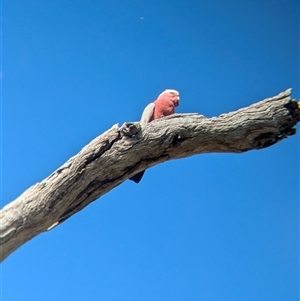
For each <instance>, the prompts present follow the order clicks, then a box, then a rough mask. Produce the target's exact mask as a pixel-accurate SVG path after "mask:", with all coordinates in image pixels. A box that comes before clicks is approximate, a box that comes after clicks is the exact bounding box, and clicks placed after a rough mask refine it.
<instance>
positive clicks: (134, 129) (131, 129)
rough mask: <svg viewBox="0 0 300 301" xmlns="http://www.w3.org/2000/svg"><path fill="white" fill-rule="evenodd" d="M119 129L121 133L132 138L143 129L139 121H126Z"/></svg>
mask: <svg viewBox="0 0 300 301" xmlns="http://www.w3.org/2000/svg"><path fill="white" fill-rule="evenodd" d="M119 130H120V133H121V134H123V135H124V136H127V137H130V138H131V137H133V136H135V135H136V134H137V133H138V132H139V131H140V130H141V126H140V123H139V122H125V123H124V124H123V125H122V126H121V127H120V129H119Z"/></svg>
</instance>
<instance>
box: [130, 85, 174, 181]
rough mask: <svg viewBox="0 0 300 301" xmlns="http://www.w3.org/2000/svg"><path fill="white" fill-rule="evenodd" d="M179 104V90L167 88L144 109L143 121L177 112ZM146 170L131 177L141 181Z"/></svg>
mask: <svg viewBox="0 0 300 301" xmlns="http://www.w3.org/2000/svg"><path fill="white" fill-rule="evenodd" d="M178 106H179V92H178V91H176V90H172V89H167V90H165V91H164V92H162V93H161V94H160V95H159V96H158V98H157V99H156V100H155V101H154V102H151V103H150V104H149V105H148V106H147V107H146V108H145V110H144V112H143V114H142V117H141V120H140V122H141V123H148V122H151V121H153V120H155V119H159V118H162V117H164V116H168V115H171V114H174V113H175V108H176V107H178ZM144 172H145V171H144V170H143V171H141V172H139V173H137V174H136V175H134V176H133V177H131V178H129V179H130V180H132V181H134V182H135V183H139V182H140V180H141V179H142V177H143V175H144Z"/></svg>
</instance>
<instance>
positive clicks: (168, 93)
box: [158, 89, 180, 107]
mask: <svg viewBox="0 0 300 301" xmlns="http://www.w3.org/2000/svg"><path fill="white" fill-rule="evenodd" d="M158 98H159V99H160V98H167V99H168V100H172V102H173V103H174V106H175V107H178V106H179V99H180V97H179V92H178V91H176V90H172V89H167V90H165V91H164V92H162V93H161V94H160V95H159V96H158Z"/></svg>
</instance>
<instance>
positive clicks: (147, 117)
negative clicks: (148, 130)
mask: <svg viewBox="0 0 300 301" xmlns="http://www.w3.org/2000/svg"><path fill="white" fill-rule="evenodd" d="M154 108H155V104H154V103H153V102H151V103H149V104H148V106H147V107H146V108H145V109H144V111H143V114H142V117H141V120H140V122H141V123H148V122H150V121H151V119H152V116H153V113H154Z"/></svg>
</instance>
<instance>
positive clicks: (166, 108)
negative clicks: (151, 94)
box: [153, 98, 175, 119]
mask: <svg viewBox="0 0 300 301" xmlns="http://www.w3.org/2000/svg"><path fill="white" fill-rule="evenodd" d="M154 103H155V109H154V116H153V119H159V118H162V117H164V116H168V115H171V114H174V113H175V106H174V103H173V101H172V100H169V99H166V98H163V99H157V100H156V101H155V102H154Z"/></svg>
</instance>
